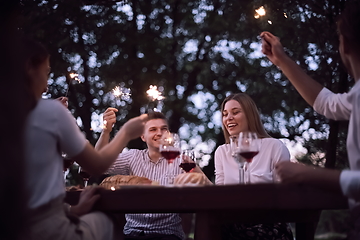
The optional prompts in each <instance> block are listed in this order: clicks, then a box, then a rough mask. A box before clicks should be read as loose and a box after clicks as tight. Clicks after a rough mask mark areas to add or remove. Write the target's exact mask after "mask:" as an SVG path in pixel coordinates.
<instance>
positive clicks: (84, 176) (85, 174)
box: [78, 165, 90, 188]
mask: <svg viewBox="0 0 360 240" xmlns="http://www.w3.org/2000/svg"><path fill="white" fill-rule="evenodd" d="M78 171H79V175H80V177H82V179H83V181H84V188H86V187H87V185H88V182H89V178H90V174H89V173H88V172H86V171H85V170H84V168H83V167H81V166H80V165H79V169H78Z"/></svg>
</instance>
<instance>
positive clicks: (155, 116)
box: [148, 111, 169, 125]
mask: <svg viewBox="0 0 360 240" xmlns="http://www.w3.org/2000/svg"><path fill="white" fill-rule="evenodd" d="M153 119H164V120H165V121H166V124H167V125H169V124H168V121H167V119H166V117H165V115H164V114H163V113H161V112H155V111H151V112H149V113H148V121H149V120H153Z"/></svg>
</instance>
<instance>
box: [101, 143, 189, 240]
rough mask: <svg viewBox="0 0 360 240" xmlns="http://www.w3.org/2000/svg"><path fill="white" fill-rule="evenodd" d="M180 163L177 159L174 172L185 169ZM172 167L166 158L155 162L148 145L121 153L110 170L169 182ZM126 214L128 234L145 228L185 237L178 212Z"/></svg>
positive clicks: (146, 231)
mask: <svg viewBox="0 0 360 240" xmlns="http://www.w3.org/2000/svg"><path fill="white" fill-rule="evenodd" d="M176 165H177V164H176V163H175V164H174V167H173V171H172V172H173V173H174V175H177V174H180V173H182V170H181V169H180V168H179V167H176ZM168 168H169V164H168V163H167V161H166V159H165V158H160V159H159V161H158V162H157V163H153V162H151V159H150V157H149V150H148V149H144V150H138V149H131V150H129V151H128V152H124V153H120V154H119V156H118V158H117V159H116V161H115V162H114V164H113V165H112V166H111V167H110V168H109V169H108V170H107V172H106V173H107V174H110V175H114V174H120V175H135V176H139V177H146V178H148V179H150V180H152V181H157V182H159V183H160V184H161V185H165V184H166V183H167V178H166V175H167V173H168ZM125 217H126V224H125V226H124V234H125V235H128V236H138V235H139V234H140V233H141V232H144V234H145V235H150V234H164V235H171V234H174V235H176V236H178V237H179V238H180V239H185V234H184V231H183V230H182V226H181V218H180V216H179V214H178V213H147V214H125Z"/></svg>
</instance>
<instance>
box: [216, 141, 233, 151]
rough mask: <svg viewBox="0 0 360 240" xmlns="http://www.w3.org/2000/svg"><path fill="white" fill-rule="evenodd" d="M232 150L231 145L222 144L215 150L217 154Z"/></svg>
mask: <svg viewBox="0 0 360 240" xmlns="http://www.w3.org/2000/svg"><path fill="white" fill-rule="evenodd" d="M229 148H230V144H226V143H225V144H222V145H220V146H218V148H217V149H216V150H215V152H218V153H219V152H226V151H227V150H228V149H229Z"/></svg>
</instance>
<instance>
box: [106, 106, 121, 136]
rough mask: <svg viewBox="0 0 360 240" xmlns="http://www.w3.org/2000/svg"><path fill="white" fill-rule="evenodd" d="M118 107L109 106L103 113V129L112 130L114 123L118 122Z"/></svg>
mask: <svg viewBox="0 0 360 240" xmlns="http://www.w3.org/2000/svg"><path fill="white" fill-rule="evenodd" d="M116 112H118V110H117V109H116V108H112V107H109V108H107V109H106V111H105V112H104V114H103V131H104V132H111V131H112V128H113V126H114V124H115V123H116V114H115V113H116Z"/></svg>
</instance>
